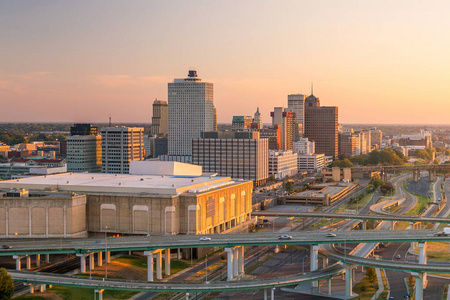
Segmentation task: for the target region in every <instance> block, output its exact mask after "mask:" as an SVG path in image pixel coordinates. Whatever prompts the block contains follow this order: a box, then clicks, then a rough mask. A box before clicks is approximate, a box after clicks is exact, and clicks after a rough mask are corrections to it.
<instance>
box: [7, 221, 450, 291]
mask: <svg viewBox="0 0 450 300" xmlns="http://www.w3.org/2000/svg"><path fill="white" fill-rule="evenodd" d="M436 232H437V231H434V230H420V231H419V230H383V231H380V230H376V231H375V230H374V231H349V232H348V231H335V232H334V233H335V234H336V236H335V237H328V236H327V232H323V233H321V232H293V233H292V234H291V236H292V238H291V239H286V240H280V239H279V234H276V233H265V234H252V235H251V239H249V235H248V234H237V235H220V234H218V235H210V236H209V237H210V238H211V240H207V241H200V240H199V237H198V236H164V237H126V238H112V239H111V238H110V239H108V240H107V244H105V242H104V241H103V240H93V239H83V240H70V241H64V243H63V244H61V243H60V241H58V240H49V241H44V242H42V243H39V244H36V243H33V242H32V241H23V240H21V241H11V242H10V245H11V246H12V248H11V249H3V250H0V256H13V257H14V258H15V259H16V266H17V270H16V271H10V273H11V275H12V277H13V279H15V280H19V281H23V282H28V283H30V284H44V285H45V284H53V285H62V286H77V287H85V288H92V287H93V288H95V289H98V290H99V291H101V290H102V289H124V290H145V291H159V292H161V291H167V292H174V291H176V292H180V291H183V292H195V291H227V290H245V289H267V288H273V287H279V286H288V285H293V284H297V283H300V282H305V281H312V282H316V281H317V280H320V279H331V277H333V276H334V275H336V274H340V273H344V272H345V273H346V286H347V288H346V291H347V293H348V296H351V288H350V287H351V273H352V272H350V271H349V270H351V268H354V266H355V265H365V266H374V267H379V268H392V269H401V270H406V271H410V272H412V273H413V275H414V274H418V275H417V276H416V275H414V276H416V286H417V287H418V289H419V291H418V293H419V294H418V295H420V287H422V290H423V279H424V278H423V274H424V273H427V272H437V273H450V264H449V265H439V266H435V265H427V264H426V252H425V251H424V250H421V251H420V254H419V264H411V263H409V264H406V263H402V264H398V263H394V262H391V261H375V260H369V259H367V258H357V257H351V256H349V255H346V256H345V257H344V258H342V257H341V256H339V254H336V251H330V250H329V249H330V248H328V252H327V251H326V250H327V248H325V250H321V251H323V252H324V255H325V256H329V257H332V258H334V259H337V260H340V261H341V262H342V265H336V264H335V265H332V266H325V268H324V269H322V270H320V271H319V268H318V263H317V262H318V253H319V245H327V244H345V243H378V242H417V243H419V249H425V246H424V245H425V243H426V242H429V241H443V242H450V237H446V236H435V235H434V234H435V233H436ZM263 245H275V246H277V245H311V255H310V259H311V271H312V272H310V273H307V274H303V275H297V276H290V277H284V278H273V279H263V280H255V279H253V280H252V281H243V280H241V281H234V279H237V278H239V277H241V275H242V273H243V270H244V266H243V261H244V251H243V246H263ZM197 247H225V251H226V252H227V278H228V281H226V282H218V283H210V284H190V283H167V282H164V283H163V282H154V281H153V260H154V259H156V273H157V278H158V279H160V278H162V277H161V275H162V273H161V271H162V253H163V252H164V253H165V254H167V253H170V252H169V249H173V248H197ZM105 250H106V253H107V254H106V257H109V255H108V253H109V252H110V251H111V252H115V251H130V250H131V251H144V254H145V255H147V258H148V282H133V284H130V282H129V281H124V280H105V281H102V280H97V279H87V278H83V277H71V276H61V275H53V274H43V273H37V272H20V267H21V265H20V261H21V259H23V258H25V259H26V260H27V267H28V266H29V257H30V255H41V254H57V253H74V254H76V255H77V256H79V257H80V261H81V269H82V270H81V271H82V272H83V271H85V268H86V267H85V264H86V257H87V256H89V259H90V258H91V257H93V254H94V253H102V252H103V251H105ZM100 261H101V259H100ZM90 263H93V260H90ZM165 263H166V264H167V263H169V264H170V256H169V255H165ZM166 270H167V268H166ZM169 270H170V268H169ZM416 291H417V290H416Z"/></svg>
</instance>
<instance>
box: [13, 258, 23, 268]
mask: <svg viewBox="0 0 450 300" xmlns="http://www.w3.org/2000/svg"><path fill="white" fill-rule="evenodd" d="M14 259H15V260H16V270H17V271H20V270H21V269H22V265H21V264H20V259H21V257H20V256H16V257H14Z"/></svg>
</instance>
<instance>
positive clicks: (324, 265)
mask: <svg viewBox="0 0 450 300" xmlns="http://www.w3.org/2000/svg"><path fill="white" fill-rule="evenodd" d="M322 267H323V268H324V269H325V268H327V267H328V257H324V258H323V259H322Z"/></svg>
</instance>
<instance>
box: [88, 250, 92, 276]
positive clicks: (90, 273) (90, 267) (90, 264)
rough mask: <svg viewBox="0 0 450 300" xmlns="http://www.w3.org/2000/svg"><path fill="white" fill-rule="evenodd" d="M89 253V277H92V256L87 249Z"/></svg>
mask: <svg viewBox="0 0 450 300" xmlns="http://www.w3.org/2000/svg"><path fill="white" fill-rule="evenodd" d="M88 254H89V279H92V258H91V251H88Z"/></svg>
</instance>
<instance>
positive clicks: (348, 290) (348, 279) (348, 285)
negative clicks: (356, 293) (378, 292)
mask: <svg viewBox="0 0 450 300" xmlns="http://www.w3.org/2000/svg"><path fill="white" fill-rule="evenodd" d="M344 267H345V296H347V297H350V296H352V288H353V282H352V266H351V265H348V264H344Z"/></svg>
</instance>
